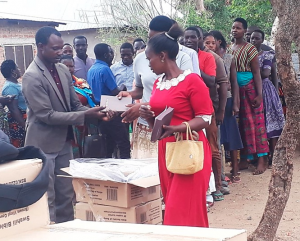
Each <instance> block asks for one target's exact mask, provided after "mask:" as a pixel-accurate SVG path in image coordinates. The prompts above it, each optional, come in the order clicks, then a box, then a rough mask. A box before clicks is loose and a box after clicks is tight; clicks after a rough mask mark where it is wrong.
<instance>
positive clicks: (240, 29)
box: [231, 18, 269, 175]
mask: <svg viewBox="0 0 300 241" xmlns="http://www.w3.org/2000/svg"><path fill="white" fill-rule="evenodd" d="M246 31H247V21H246V20H245V19H243V18H237V19H235V21H234V23H233V25H232V29H231V33H232V36H233V37H234V44H233V45H232V47H231V49H232V53H233V55H234V61H235V65H236V71H237V82H238V85H239V88H240V113H239V127H240V133H241V137H242V141H243V145H244V149H243V150H242V151H241V163H240V166H242V167H243V166H245V167H247V159H248V160H254V159H258V165H257V167H256V170H255V172H254V173H253V174H254V175H259V174H262V173H263V172H265V170H266V168H267V165H266V161H267V160H266V157H267V156H268V152H269V146H268V139H267V132H266V126H265V117H264V107H263V94H262V80H261V76H260V67H259V61H258V52H257V50H256V48H255V46H253V45H252V44H250V43H247V42H246V41H245V40H244V35H245V33H246Z"/></svg>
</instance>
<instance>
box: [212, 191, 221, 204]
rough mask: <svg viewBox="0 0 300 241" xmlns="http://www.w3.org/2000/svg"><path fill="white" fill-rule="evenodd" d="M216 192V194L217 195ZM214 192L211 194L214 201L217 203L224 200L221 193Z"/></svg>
mask: <svg viewBox="0 0 300 241" xmlns="http://www.w3.org/2000/svg"><path fill="white" fill-rule="evenodd" d="M217 192H218V193H217ZM217 192H214V193H213V194H212V196H213V198H214V201H216V202H218V201H223V200H224V195H223V193H221V192H220V191H217Z"/></svg>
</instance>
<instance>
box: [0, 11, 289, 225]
mask: <svg viewBox="0 0 300 241" xmlns="http://www.w3.org/2000/svg"><path fill="white" fill-rule="evenodd" d="M231 37H232V39H231V43H230V44H228V42H227V41H226V38H225V37H224V36H223V34H222V33H221V32H220V31H217V30H210V31H208V32H206V31H204V30H203V29H202V28H201V27H200V26H189V27H187V28H186V29H185V30H182V29H181V28H180V26H179V25H178V24H177V22H176V21H174V20H172V19H170V18H168V17H166V16H157V17H155V18H153V19H152V20H151V22H150V23H149V31H148V38H149V41H148V42H147V43H146V42H145V41H144V40H143V39H142V38H138V39H135V40H134V41H133V43H132V44H131V43H129V42H126V43H123V44H122V45H121V47H120V50H119V51H120V57H121V60H120V61H119V62H115V63H114V64H113V60H114V51H113V49H112V47H111V46H110V45H108V44H106V43H99V44H97V45H96V46H94V53H95V59H94V58H92V57H91V56H88V55H87V48H88V40H87V38H86V37H85V36H77V37H75V38H74V40H73V43H64V41H63V39H62V38H61V34H60V33H59V32H58V31H57V30H56V29H55V28H52V27H43V28H41V29H40V30H38V32H37V33H36V37H35V40H36V46H37V56H36V57H35V59H34V60H33V62H32V63H31V65H30V66H29V67H28V69H27V70H26V72H25V74H24V75H23V76H22V83H21V82H20V81H19V79H20V78H21V73H20V70H19V68H18V66H17V65H16V63H15V62H14V61H13V60H5V61H4V62H3V63H2V64H1V73H2V75H3V76H4V77H5V79H6V81H5V84H4V86H3V89H2V96H1V97H0V128H1V130H2V131H3V132H4V133H6V134H7V135H8V136H9V138H10V141H11V143H12V144H13V145H14V146H16V147H22V146H24V145H33V146H36V147H39V148H40V149H41V150H42V151H43V152H44V153H45V155H46V157H47V159H48V160H49V161H50V162H51V166H50V169H51V170H50V185H49V189H48V197H49V209H50V219H51V221H52V222H65V221H69V220H72V219H73V218H74V211H73V203H72V201H73V197H74V193H73V189H72V184H71V180H69V179H67V178H62V177H59V176H58V175H60V174H62V171H61V170H60V169H61V168H63V167H67V166H68V165H69V160H70V159H72V158H73V157H84V155H83V145H84V143H83V139H84V136H85V135H87V130H88V129H89V128H91V126H92V127H96V128H99V129H100V130H101V133H102V134H103V135H105V136H106V146H107V151H106V157H107V158H121V159H128V158H133V159H141V158H157V157H158V165H159V175H160V181H161V190H162V196H163V201H164V203H165V215H164V224H166V225H183V226H199V227H208V218H207V211H208V209H207V207H208V206H211V205H213V203H214V201H222V200H224V195H226V194H229V193H230V190H229V187H228V184H229V183H230V182H232V183H239V182H240V181H241V177H240V171H241V170H243V169H247V168H248V165H249V164H252V165H255V166H256V169H255V171H254V173H253V174H254V175H259V174H262V173H263V172H264V171H265V170H266V169H267V168H268V166H270V165H272V156H273V152H274V149H275V145H276V142H277V140H278V138H279V136H280V134H281V132H282V130H283V127H284V123H285V117H284V109H283V108H282V101H281V99H280V98H279V94H278V93H279V89H278V88H279V87H278V79H277V73H276V58H275V52H274V50H273V49H272V48H270V47H268V46H266V45H264V44H263V42H264V38H265V34H264V32H263V31H261V30H260V29H259V28H258V27H254V26H252V27H248V26H247V22H246V20H244V19H242V18H237V19H235V20H234V22H233V24H232V29H231ZM74 52H75V53H74ZM281 91H282V89H281ZM102 95H110V96H116V98H119V99H121V98H123V97H128V96H130V97H131V98H132V99H133V103H132V104H130V105H128V109H127V111H125V112H123V113H122V114H118V113H114V112H113V111H111V110H108V111H106V112H104V111H103V109H104V108H105V107H101V106H99V105H100V103H101V96H102ZM4 107H7V108H4ZM166 107H172V108H174V113H173V117H172V120H171V124H170V125H169V126H164V130H165V131H164V134H163V136H162V137H161V139H160V140H159V141H158V142H156V143H153V142H151V141H150V139H151V133H152V127H153V124H154V120H155V117H156V116H157V115H159V114H160V113H161V112H163V111H164V110H165V109H166ZM184 122H187V123H188V124H189V126H190V127H191V129H192V130H193V131H196V132H197V133H198V136H199V141H202V142H203V152H204V166H203V169H202V170H201V171H199V172H196V173H195V174H192V175H180V174H174V173H171V172H169V171H168V170H167V168H166V145H167V143H168V142H174V141H175V136H174V133H178V132H179V133H180V132H182V133H185V132H186V128H187V126H186V124H184ZM130 130H132V132H133V133H132V138H131V140H130V135H129V132H130ZM222 146H223V147H224V150H225V151H222ZM182 151H183V152H184V150H182ZM223 158H226V159H227V160H228V161H229V162H231V166H232V170H231V175H230V176H229V177H226V176H225V175H224V168H225V166H224V164H223V162H222V159H223Z"/></svg>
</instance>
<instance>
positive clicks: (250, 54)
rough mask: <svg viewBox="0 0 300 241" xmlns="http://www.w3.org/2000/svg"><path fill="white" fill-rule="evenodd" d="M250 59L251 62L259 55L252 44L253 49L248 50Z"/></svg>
mask: <svg viewBox="0 0 300 241" xmlns="http://www.w3.org/2000/svg"><path fill="white" fill-rule="evenodd" d="M247 55H248V59H249V61H250V62H251V61H252V60H253V59H254V58H255V57H256V56H257V55H258V52H257V49H256V47H255V46H254V45H252V44H251V47H250V48H248V49H247Z"/></svg>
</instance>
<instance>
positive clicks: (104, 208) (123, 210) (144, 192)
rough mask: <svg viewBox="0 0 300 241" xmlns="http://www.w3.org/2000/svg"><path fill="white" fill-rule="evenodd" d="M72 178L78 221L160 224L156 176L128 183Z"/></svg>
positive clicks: (159, 200)
mask: <svg viewBox="0 0 300 241" xmlns="http://www.w3.org/2000/svg"><path fill="white" fill-rule="evenodd" d="M64 171H66V172H68V170H67V169H65V170H64ZM72 178H73V186H74V190H75V193H76V200H77V201H78V203H77V204H76V211H75V213H76V216H75V217H76V218H77V219H81V220H84V221H107V222H121V223H138V224H158V223H161V222H162V210H161V196H160V186H159V177H158V176H153V177H147V178H141V179H138V180H134V181H131V182H129V183H121V182H113V181H103V180H95V179H85V178H79V177H76V176H72Z"/></svg>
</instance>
